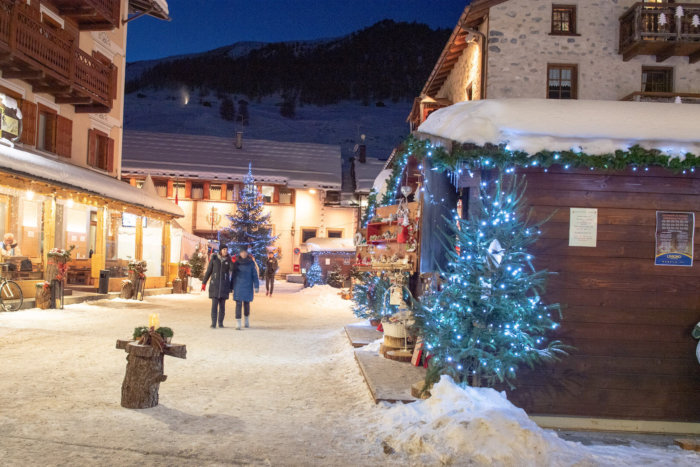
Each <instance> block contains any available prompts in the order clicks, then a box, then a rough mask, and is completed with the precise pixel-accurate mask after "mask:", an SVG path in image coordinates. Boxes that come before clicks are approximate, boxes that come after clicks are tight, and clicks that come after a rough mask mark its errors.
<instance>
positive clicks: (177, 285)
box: [173, 279, 185, 294]
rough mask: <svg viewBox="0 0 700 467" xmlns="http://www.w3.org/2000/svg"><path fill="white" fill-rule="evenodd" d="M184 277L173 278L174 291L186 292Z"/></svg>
mask: <svg viewBox="0 0 700 467" xmlns="http://www.w3.org/2000/svg"><path fill="white" fill-rule="evenodd" d="M182 289H183V282H182V279H173V293H174V294H175V293H185V292H184V291H183V290H182Z"/></svg>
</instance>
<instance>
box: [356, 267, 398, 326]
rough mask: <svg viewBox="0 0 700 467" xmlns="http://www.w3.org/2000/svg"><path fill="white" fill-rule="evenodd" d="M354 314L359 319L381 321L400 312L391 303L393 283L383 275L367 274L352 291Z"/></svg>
mask: <svg viewBox="0 0 700 467" xmlns="http://www.w3.org/2000/svg"><path fill="white" fill-rule="evenodd" d="M352 300H353V302H354V305H353V312H354V313H355V316H357V317H358V318H365V319H376V320H381V319H382V318H383V317H384V316H391V315H393V314H395V313H396V312H398V311H399V307H398V306H396V305H390V302H391V281H390V280H389V278H388V277H386V276H385V275H384V274H383V273H380V274H374V273H371V272H365V273H364V274H363V275H362V280H361V281H360V282H358V283H356V284H355V286H354V287H353V289H352Z"/></svg>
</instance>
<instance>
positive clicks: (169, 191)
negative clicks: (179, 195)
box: [166, 178, 175, 198]
mask: <svg viewBox="0 0 700 467" xmlns="http://www.w3.org/2000/svg"><path fill="white" fill-rule="evenodd" d="M174 188H175V184H174V183H173V179H172V178H169V179H168V188H167V192H166V197H168V198H174V197H175V193H174Z"/></svg>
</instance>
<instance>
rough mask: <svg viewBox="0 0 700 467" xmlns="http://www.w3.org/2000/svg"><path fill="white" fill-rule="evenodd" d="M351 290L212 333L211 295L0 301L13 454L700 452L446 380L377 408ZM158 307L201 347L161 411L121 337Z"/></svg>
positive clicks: (199, 460) (32, 457)
mask: <svg viewBox="0 0 700 467" xmlns="http://www.w3.org/2000/svg"><path fill="white" fill-rule="evenodd" d="M336 292H337V291H336V290H335V289H332V288H330V287H325V286H324V287H314V288H313V289H307V290H304V291H301V292H300V291H299V286H297V285H292V284H286V283H278V284H277V285H276V291H275V295H274V296H273V297H272V298H268V297H265V296H264V294H262V295H258V296H257V297H256V299H255V301H254V302H253V307H252V320H251V323H252V328H251V329H248V330H243V331H236V330H234V329H233V327H227V328H224V329H216V330H213V329H210V328H209V300H208V299H207V298H206V296H205V295H202V294H191V295H170V296H158V297H147V298H146V300H145V301H144V302H133V301H125V300H113V301H100V302H94V303H91V304H80V305H71V306H68V307H66V309H65V310H63V311H40V310H26V311H21V312H16V313H0V359H1V362H0V376H1V377H0V407H2V409H1V410H0V465H22V466H25V465H70V466H74V465H126V464H130V463H139V464H141V465H149V466H150V465H193V466H194V465H196V466H206V465H230V464H252V465H439V464H440V463H442V462H448V463H453V464H455V465H465V464H468V465H504V466H505V465H513V466H519V465H546V464H550V465H580V466H589V465H640V464H645V465H698V462H700V458H699V457H698V456H697V455H696V454H689V453H682V452H681V451H680V450H678V449H660V448H655V447H651V446H646V445H638V446H633V447H609V446H583V445H581V444H578V443H572V442H568V441H563V440H561V439H559V438H557V437H556V435H555V434H554V433H553V432H551V431H546V430H541V429H540V428H538V427H537V426H536V425H534V424H533V423H532V422H531V421H530V420H529V419H528V418H527V417H526V415H525V413H524V412H522V411H520V410H519V409H516V408H515V407H513V406H512V405H510V404H509V403H508V402H507V401H505V400H504V399H503V398H502V397H501V396H500V395H499V394H498V393H496V392H495V391H491V390H485V389H478V390H476V389H467V390H463V389H460V388H458V387H456V386H454V385H452V384H450V383H449V382H447V381H445V382H444V383H443V384H441V385H440V386H438V387H436V388H434V390H433V393H434V397H433V398H432V399H430V400H428V401H426V402H419V403H415V404H411V405H406V406H403V405H398V406H384V407H382V406H380V407H377V406H375V405H374V404H373V403H372V401H371V397H370V395H369V393H368V391H367V388H366V386H365V383H364V381H363V379H362V376H361V375H360V373H359V370H358V368H357V364H356V363H355V361H354V358H353V352H352V350H353V349H352V348H351V346H350V344H349V343H348V342H347V338H346V337H345V335H344V332H343V330H342V326H343V325H344V324H347V323H348V322H352V321H353V319H352V315H351V312H350V304H349V302H347V301H343V300H341V299H340V298H339V297H338V296H337V295H336ZM231 305H232V303H231V302H229V303H228V313H229V314H228V317H227V319H226V324H228V325H230V326H232V325H233V322H234V321H233V316H232V314H233V313H232V312H233V307H232V306H231ZM154 312H156V313H160V321H161V324H162V325H166V326H170V327H172V328H173V329H174V331H175V338H174V340H175V341H176V342H180V343H184V344H187V348H188V357H187V359H186V360H180V359H175V358H170V357H166V362H165V372H166V374H167V375H168V380H167V381H166V382H164V383H162V384H161V390H160V405H159V406H158V407H155V408H153V409H148V410H127V409H123V408H122V407H120V405H119V399H120V387H121V381H122V378H123V375H124V366H125V364H126V362H125V356H126V354H125V353H124V352H123V351H120V350H116V349H115V348H114V345H115V341H116V339H117V338H120V337H127V336H128V335H129V334H130V333H131V332H132V330H133V328H134V327H135V326H137V325H142V324H145V323H146V321H147V318H148V315H149V314H150V313H154ZM392 450H394V451H395V452H394V453H393V454H386V453H385V451H387V452H391V451H392Z"/></svg>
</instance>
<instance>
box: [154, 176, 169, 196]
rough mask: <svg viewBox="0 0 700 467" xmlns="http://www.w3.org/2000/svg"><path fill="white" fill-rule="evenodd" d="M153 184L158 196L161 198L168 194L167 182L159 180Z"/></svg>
mask: <svg viewBox="0 0 700 467" xmlns="http://www.w3.org/2000/svg"><path fill="white" fill-rule="evenodd" d="M154 185H155V187H156V192H157V193H158V196H160V197H161V198H166V197H167V196H168V182H166V181H161V180H159V181H157V182H155V183H154Z"/></svg>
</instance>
